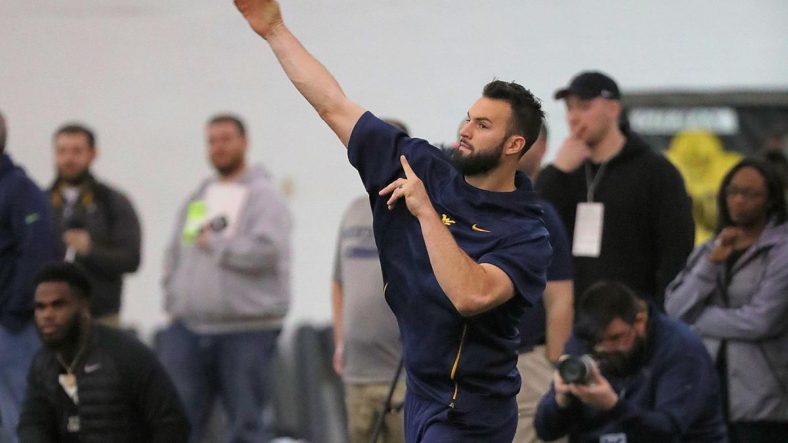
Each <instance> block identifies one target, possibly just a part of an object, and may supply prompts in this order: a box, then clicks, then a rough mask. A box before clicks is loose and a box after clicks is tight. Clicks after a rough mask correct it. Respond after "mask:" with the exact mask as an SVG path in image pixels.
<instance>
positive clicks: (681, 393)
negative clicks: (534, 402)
mask: <svg viewBox="0 0 788 443" xmlns="http://www.w3.org/2000/svg"><path fill="white" fill-rule="evenodd" d="M576 315H577V322H576V323H575V327H574V332H573V336H572V338H571V339H570V342H569V344H568V345H567V351H568V353H569V354H571V355H572V356H574V357H579V356H581V355H587V354H589V353H591V354H592V355H593V357H594V359H595V360H596V362H594V361H592V362H590V363H589V364H588V366H585V368H586V370H587V376H585V377H582V379H581V380H575V379H570V381H572V382H571V383H570V382H565V381H564V379H563V378H562V375H560V374H559V372H558V371H556V372H555V374H554V375H553V387H552V388H551V389H550V391H549V392H548V393H547V394H546V395H545V396H544V397H543V398H542V400H541V402H540V403H539V409H538V411H537V414H536V421H535V426H536V431H537V433H538V435H539V437H540V438H542V439H544V440H548V441H549V440H553V439H555V438H558V437H561V436H564V435H569V439H570V441H572V442H577V443H586V442H587V443H591V442H594V443H597V442H604V443H612V442H638V443H642V442H659V443H665V442H679V441H692V442H725V441H727V440H726V435H725V424H724V422H723V419H722V411H721V409H720V402H719V400H720V399H719V382H718V380H717V376H716V374H715V372H714V368H713V364H712V362H711V359H710V358H709V355H708V354H707V353H706V351H705V349H704V348H703V343H702V342H701V340H700V339H699V338H698V337H697V336H696V335H695V334H693V333H692V331H690V329H689V328H688V327H687V326H686V325H684V324H682V323H680V322H677V321H675V320H672V319H670V318H668V317H667V316H666V315H665V314H662V313H661V312H660V311H659V310H658V309H656V307H654V306H653V305H652V306H650V305H648V304H647V303H646V302H645V301H643V300H642V299H641V298H640V297H638V296H637V295H636V294H635V293H634V292H633V291H632V290H631V289H629V288H628V287H626V286H624V285H623V284H620V283H617V282H611V281H601V282H598V283H596V284H594V285H592V286H591V287H590V288H589V289H588V290H587V291H586V292H585V293H584V294H583V295H582V296H581V298H580V301H579V303H578V306H577V311H576ZM559 368H560V367H559ZM568 375H569V374H568V373H567V372H564V375H563V376H568Z"/></svg>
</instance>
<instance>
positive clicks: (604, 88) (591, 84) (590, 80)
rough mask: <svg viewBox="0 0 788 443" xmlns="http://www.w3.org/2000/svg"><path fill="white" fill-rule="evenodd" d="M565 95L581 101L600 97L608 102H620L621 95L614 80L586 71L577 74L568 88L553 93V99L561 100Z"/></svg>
mask: <svg viewBox="0 0 788 443" xmlns="http://www.w3.org/2000/svg"><path fill="white" fill-rule="evenodd" d="M567 95H576V96H578V97H580V98H581V99H583V100H588V99H592V98H596V97H602V98H606V99H609V100H620V99H621V93H620V92H619V91H618V85H617V84H616V82H615V80H613V79H612V78H610V77H608V76H607V75H605V74H603V73H601V72H597V71H586V72H581V73H580V74H577V75H576V76H575V77H574V78H573V79H572V81H571V82H569V86H567V87H566V88H563V89H559V90H558V91H555V95H554V97H555V99H556V100H561V99H562V98H566V96H567Z"/></svg>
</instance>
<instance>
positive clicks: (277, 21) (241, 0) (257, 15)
mask: <svg viewBox="0 0 788 443" xmlns="http://www.w3.org/2000/svg"><path fill="white" fill-rule="evenodd" d="M234 1H235V7H236V8H238V10H239V11H241V14H243V16H244V18H245V19H246V21H247V22H249V26H251V27H252V29H254V32H256V33H258V34H260V37H262V38H264V39H266V40H267V39H268V36H269V35H270V34H271V32H272V31H274V30H275V29H276V28H277V27H278V26H282V25H284V22H283V21H282V13H281V12H280V11H279V3H278V2H277V1H276V0H234Z"/></svg>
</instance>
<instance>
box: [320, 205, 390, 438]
mask: <svg viewBox="0 0 788 443" xmlns="http://www.w3.org/2000/svg"><path fill="white" fill-rule="evenodd" d="M332 294H333V296H332V298H333V312H334V337H335V343H336V347H335V351H334V369H335V370H336V372H337V374H339V375H340V376H342V381H343V382H344V385H345V406H346V410H347V415H348V431H349V434H350V442H351V443H366V442H369V441H370V438H371V436H372V432H373V431H374V425H375V423H376V421H377V418H378V417H377V414H379V413H380V412H381V411H382V409H383V406H384V402H385V400H386V397H387V395H388V391H389V387H390V385H391V383H392V380H393V377H394V375H395V373H396V372H397V366H398V363H399V360H400V358H401V356H402V350H401V347H402V346H401V344H400V337H399V328H398V327H397V321H396V319H395V318H394V314H392V312H391V309H389V307H388V305H387V304H386V299H385V297H384V296H383V294H384V292H383V276H382V275H381V272H380V260H378V249H377V247H376V245H375V237H374V235H373V233H372V211H371V210H370V208H369V199H368V198H367V197H359V198H357V199H356V200H354V201H353V203H351V205H350V207H348V208H347V210H346V211H345V215H344V216H343V218H342V225H341V229H340V232H339V239H338V241H337V251H336V258H335V259H334V280H333V282H332ZM396 383H397V386H396V390H395V392H394V396H393V397H392V405H394V406H395V408H394V410H392V411H391V412H390V413H389V414H388V416H387V417H386V418H385V421H384V422H383V428H382V430H381V434H380V435H381V437H382V439H381V440H380V441H383V442H391V443H399V442H402V441H403V440H404V438H405V437H404V433H403V431H402V413H401V411H400V410H401V406H402V402H403V399H404V397H405V385H404V383H403V382H401V381H400V380H398V381H397V382H396ZM397 406H399V407H397Z"/></svg>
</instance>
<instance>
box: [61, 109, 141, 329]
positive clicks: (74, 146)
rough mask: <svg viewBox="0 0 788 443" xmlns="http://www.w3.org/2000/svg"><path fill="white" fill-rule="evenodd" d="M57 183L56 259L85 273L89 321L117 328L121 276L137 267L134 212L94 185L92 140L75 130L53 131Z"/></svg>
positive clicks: (75, 127)
mask: <svg viewBox="0 0 788 443" xmlns="http://www.w3.org/2000/svg"><path fill="white" fill-rule="evenodd" d="M53 143H54V145H55V146H54V147H55V167H56V169H57V178H56V179H55V182H54V183H52V186H50V188H49V201H50V203H51V204H52V209H53V213H54V217H55V229H56V230H57V234H58V237H59V238H60V239H61V243H60V249H59V254H60V256H61V257H63V258H64V259H65V260H66V261H70V262H76V263H79V264H80V265H81V266H82V269H84V270H85V274H86V275H87V277H88V280H89V281H90V283H91V285H92V287H93V291H94V292H93V294H94V295H93V300H92V303H93V305H92V306H91V312H92V314H93V316H94V318H95V319H96V320H97V321H98V322H100V323H104V324H106V325H109V326H119V324H120V318H119V314H120V307H121V293H122V291H123V275H124V274H126V273H131V272H135V271H136V270H137V268H139V265H140V248H141V233H140V222H139V218H138V217H137V214H136V212H135V211H134V207H133V206H132V205H131V202H130V201H129V199H128V198H126V196H125V195H124V194H123V193H122V192H120V191H118V190H117V189H115V188H113V187H111V186H109V185H107V184H106V183H103V182H101V181H99V180H97V179H96V177H95V176H94V175H93V173H92V171H91V166H92V165H93V162H94V161H95V160H96V158H97V155H98V151H97V147H96V136H95V134H94V133H93V131H92V130H90V129H89V128H88V127H86V126H84V125H81V124H68V125H64V126H62V127H60V128H59V129H58V130H57V131H55V135H54V137H53Z"/></svg>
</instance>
